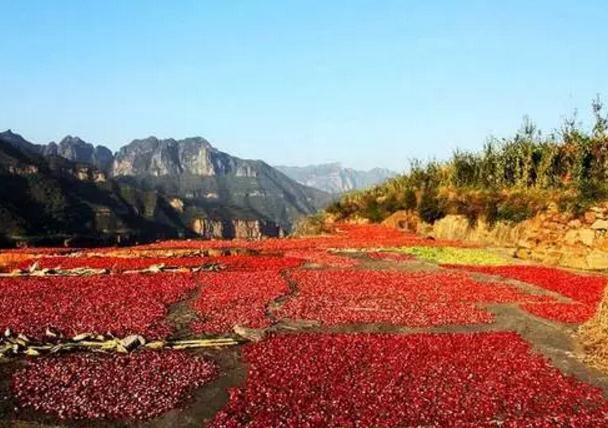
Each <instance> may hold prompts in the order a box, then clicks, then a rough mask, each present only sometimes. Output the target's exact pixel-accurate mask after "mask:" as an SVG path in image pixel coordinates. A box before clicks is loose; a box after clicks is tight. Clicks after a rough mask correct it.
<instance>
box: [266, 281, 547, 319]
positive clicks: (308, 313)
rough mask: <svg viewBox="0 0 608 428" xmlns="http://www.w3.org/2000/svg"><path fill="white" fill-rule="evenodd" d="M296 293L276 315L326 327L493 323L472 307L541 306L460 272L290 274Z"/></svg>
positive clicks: (535, 298)
mask: <svg viewBox="0 0 608 428" xmlns="http://www.w3.org/2000/svg"><path fill="white" fill-rule="evenodd" d="M291 277H292V278H293V280H294V281H295V282H296V283H297V284H298V287H299V292H298V294H297V296H296V297H295V298H294V299H291V300H289V301H288V302H287V303H286V304H285V305H284V306H283V307H282V308H281V309H280V310H279V312H278V314H279V315H280V316H282V317H286V318H292V319H314V320H319V321H322V322H323V323H326V324H349V323H385V324H394V325H407V326H421V327H422V326H432V325H442V324H467V323H479V322H491V321H492V319H493V318H492V316H491V314H489V313H487V312H485V311H482V310H480V309H477V308H476V307H475V303H482V302H484V303H492V302H494V303H506V302H517V301H522V302H543V301H546V299H545V298H543V297H539V296H533V295H525V294H522V293H520V292H519V291H518V290H517V289H515V288H513V287H510V286H507V285H501V284H484V283H480V282H476V281H473V280H472V279H470V278H469V277H468V276H467V275H463V274H460V273H434V272H415V273H413V272H408V273H404V272H381V271H301V272H294V273H292V274H291Z"/></svg>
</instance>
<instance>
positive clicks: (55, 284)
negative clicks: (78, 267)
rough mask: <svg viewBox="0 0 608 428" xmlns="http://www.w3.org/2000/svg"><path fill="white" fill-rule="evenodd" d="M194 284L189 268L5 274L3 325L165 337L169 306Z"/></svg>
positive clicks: (39, 332)
mask: <svg viewBox="0 0 608 428" xmlns="http://www.w3.org/2000/svg"><path fill="white" fill-rule="evenodd" d="M195 287H196V283H195V281H194V279H193V277H192V275H191V274H189V273H179V274H172V273H160V274H155V275H145V274H123V275H98V276H86V277H65V276H64V277H22V278H0V330H2V331H4V329H6V328H10V329H11V330H13V331H16V332H19V333H24V334H26V335H28V336H31V337H34V338H42V337H43V336H44V334H45V331H46V329H47V328H51V329H54V330H56V331H58V332H60V333H62V334H64V335H66V336H72V335H75V334H78V333H83V332H94V333H106V332H110V333H113V334H115V335H118V336H125V335H128V334H141V335H143V336H145V337H148V338H160V337H164V336H167V335H169V334H170V333H171V329H170V328H169V326H168V325H167V324H166V322H165V321H164V318H165V316H166V314H167V308H166V307H167V306H168V305H169V304H171V303H174V302H176V301H178V300H180V299H182V298H184V297H185V296H186V295H187V294H188V293H189V292H191V291H193V290H194V289H195Z"/></svg>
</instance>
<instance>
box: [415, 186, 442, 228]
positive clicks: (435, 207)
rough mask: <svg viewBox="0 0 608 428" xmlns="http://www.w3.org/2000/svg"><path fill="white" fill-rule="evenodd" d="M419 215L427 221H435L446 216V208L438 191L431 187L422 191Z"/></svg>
mask: <svg viewBox="0 0 608 428" xmlns="http://www.w3.org/2000/svg"><path fill="white" fill-rule="evenodd" d="M418 215H420V218H421V219H422V220H424V221H426V222H427V223H434V222H435V221H436V220H439V219H440V218H442V217H444V216H445V210H444V208H443V206H442V204H441V201H440V199H439V195H438V193H437V192H434V191H433V190H431V189H429V190H425V191H424V192H422V195H421V196H420V204H419V205H418Z"/></svg>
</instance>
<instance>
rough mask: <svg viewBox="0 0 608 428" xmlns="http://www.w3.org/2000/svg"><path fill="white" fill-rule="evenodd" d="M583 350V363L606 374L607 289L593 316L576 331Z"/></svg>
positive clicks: (607, 354) (607, 341)
mask: <svg viewBox="0 0 608 428" xmlns="http://www.w3.org/2000/svg"><path fill="white" fill-rule="evenodd" d="M578 334H579V338H580V339H581V342H582V344H583V347H584V349H585V361H586V362H588V363H589V364H591V365H593V366H594V367H597V368H599V369H600V370H603V371H605V372H608V288H606V290H605V291H604V298H603V299H602V301H601V302H600V305H599V307H598V310H597V313H596V314H595V316H594V317H593V318H592V319H590V320H589V321H587V322H586V323H585V324H583V325H582V326H581V327H580V328H579V331H578Z"/></svg>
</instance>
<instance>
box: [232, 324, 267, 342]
mask: <svg viewBox="0 0 608 428" xmlns="http://www.w3.org/2000/svg"><path fill="white" fill-rule="evenodd" d="M232 330H233V331H234V332H235V333H236V334H238V335H239V336H241V337H242V338H244V339H247V340H250V341H251V342H259V341H260V340H262V339H263V338H264V336H265V332H264V330H262V329H256V328H247V327H243V326H241V325H238V324H237V325H235V326H234V327H233V329H232Z"/></svg>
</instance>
